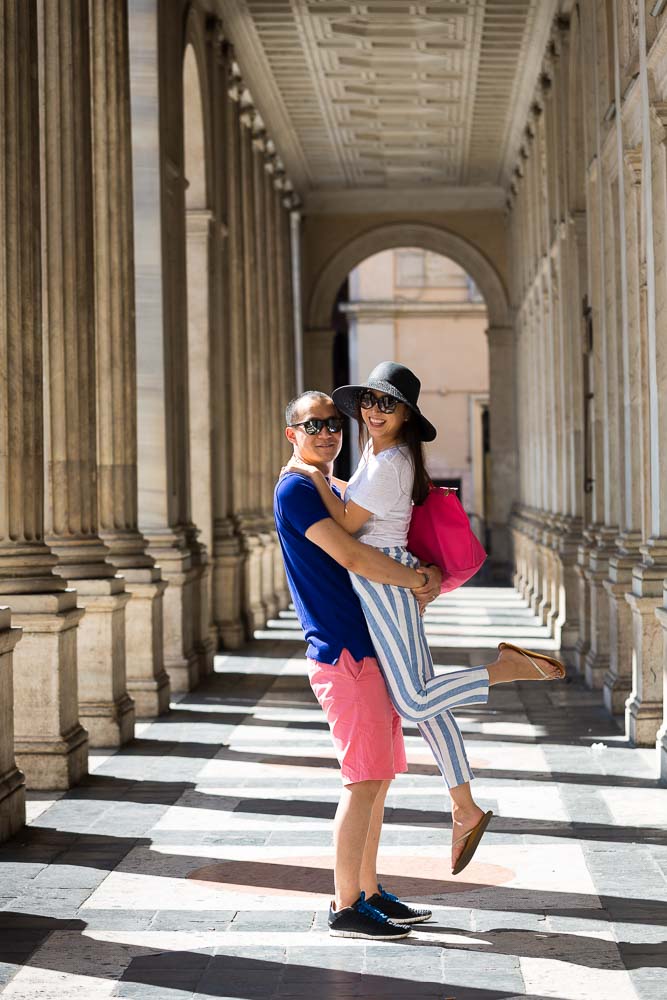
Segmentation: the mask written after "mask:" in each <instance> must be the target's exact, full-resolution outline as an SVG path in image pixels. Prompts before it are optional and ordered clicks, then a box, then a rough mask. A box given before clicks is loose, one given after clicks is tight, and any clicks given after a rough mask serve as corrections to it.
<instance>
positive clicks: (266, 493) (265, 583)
mask: <svg viewBox="0 0 667 1000" xmlns="http://www.w3.org/2000/svg"><path fill="white" fill-rule="evenodd" d="M252 135H253V154H252V184H253V199H252V200H253V206H254V212H253V221H254V237H255V269H256V270H255V275H256V279H257V284H256V295H255V314H256V315H255V318H256V322H257V328H256V331H257V346H258V348H259V352H260V357H261V358H262V359H264V358H268V357H271V356H272V355H273V352H275V351H276V346H277V345H276V344H275V343H274V342H273V337H272V332H273V331H272V327H273V317H272V315H271V311H270V308H271V304H270V301H269V282H270V277H269V275H270V270H271V267H272V266H273V261H272V260H270V259H269V256H268V253H267V251H268V248H269V245H270V231H269V220H268V217H267V210H266V184H265V180H266V173H265V171H264V152H265V149H266V139H265V137H264V128H263V125H262V122H261V119H259V117H258V116H257V115H256V116H255V119H254V122H253V128H252ZM258 368H259V371H258V383H259V384H258V390H259V395H258V397H257V398H256V400H255V401H254V403H253V401H252V400H251V407H254V408H255V409H258V411H259V413H260V414H266V413H268V414H270V415H271V416H270V419H271V420H272V422H273V420H275V415H274V414H273V411H272V408H271V398H272V390H271V382H272V381H273V379H274V378H276V375H277V372H276V370H275V369H274V368H273V366H272V365H267V364H266V363H265V362H264V363H262V362H260V363H259V365H258ZM257 403H259V407H258V406H257ZM272 440H274V439H273V435H272V432H271V431H268V433H267V430H266V428H264V427H262V428H261V429H260V430H259V435H258V440H257V444H258V451H257V457H258V459H259V462H260V475H259V481H258V483H257V491H258V501H259V503H258V506H259V521H258V527H259V529H260V538H261V541H262V553H261V566H262V571H261V573H262V575H261V581H262V582H261V594H262V605H263V608H264V619H265V620H266V619H267V618H275V616H276V613H277V602H276V597H275V592H274V589H273V581H274V569H273V563H274V558H275V555H276V535H275V531H274V524H273V515H272V512H271V506H272V505H271V497H272V492H273V489H272V486H273V481H274V479H273V475H272V465H273V461H274V449H273V447H272Z"/></svg>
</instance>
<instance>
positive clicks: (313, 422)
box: [289, 417, 343, 437]
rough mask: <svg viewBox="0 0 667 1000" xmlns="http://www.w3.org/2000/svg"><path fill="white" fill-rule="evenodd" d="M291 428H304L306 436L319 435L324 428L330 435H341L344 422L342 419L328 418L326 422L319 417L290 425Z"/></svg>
mask: <svg viewBox="0 0 667 1000" xmlns="http://www.w3.org/2000/svg"><path fill="white" fill-rule="evenodd" d="M289 426H290V427H303V429H304V431H305V432H306V434H310V435H311V437H312V436H313V435H315V434H319V433H320V432H321V431H322V428H323V427H326V429H327V430H328V431H329V433H330V434H339V433H340V432H341V431H342V429H343V421H342V418H341V417H327V419H326V420H320V418H319V417H311V418H310V420H302V421H301V423H299V424H290V425H289Z"/></svg>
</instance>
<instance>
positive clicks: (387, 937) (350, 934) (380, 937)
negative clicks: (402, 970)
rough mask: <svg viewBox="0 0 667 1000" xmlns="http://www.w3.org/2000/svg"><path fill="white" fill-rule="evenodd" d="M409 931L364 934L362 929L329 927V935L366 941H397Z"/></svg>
mask: <svg viewBox="0 0 667 1000" xmlns="http://www.w3.org/2000/svg"><path fill="white" fill-rule="evenodd" d="M409 933H410V931H405V933H403V934H364V933H363V931H336V930H332V928H331V927H330V928H329V937H344V938H364V939H365V940H366V941H398V940H399V938H406V937H407V936H408V934H409Z"/></svg>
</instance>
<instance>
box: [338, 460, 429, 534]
mask: <svg viewBox="0 0 667 1000" xmlns="http://www.w3.org/2000/svg"><path fill="white" fill-rule="evenodd" d="M414 478H415V472H414V466H413V464H412V458H411V456H410V449H409V448H407V447H406V446H405V445H397V446H396V447H394V448H386V449H385V450H384V451H381V452H380V454H379V455H375V454H373V450H372V445H371V442H370V441H369V442H368V444H367V445H366V447H365V448H364V453H363V455H362V456H361V459H360V461H359V465H358V466H357V468H356V470H355V472H354V475H353V476H352V478H351V479H350V482H349V483H348V486H347V489H346V491H345V501H346V502H347V501H348V500H353V501H354V502H355V503H356V504H358V505H359V506H360V507H363V508H364V510H369V511H370V512H371V515H372V516H371V517H369V519H368V520H367V521H366V523H365V524H364V525H363V526H362V527H361V529H360V530H359V531H358V532H357V534H356V537H357V538H358V539H359V541H360V542H365V543H366V545H373V546H374V547H375V548H376V549H381V548H385V547H388V546H394V545H405V544H406V542H407V539H408V528H409V527H410V518H411V517H412V486H413V482H414Z"/></svg>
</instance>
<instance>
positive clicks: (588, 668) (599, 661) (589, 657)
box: [584, 649, 609, 691]
mask: <svg viewBox="0 0 667 1000" xmlns="http://www.w3.org/2000/svg"><path fill="white" fill-rule="evenodd" d="M608 670H609V657H608V656H607V655H606V654H605V653H600V652H597V651H596V650H594V649H589V650H588V653H587V654H586V660H585V663H584V677H585V679H586V684H587V685H588V686H589V688H591V689H592V690H593V691H601V690H602V688H603V685H604V678H605V675H606V674H607V672H608Z"/></svg>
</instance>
